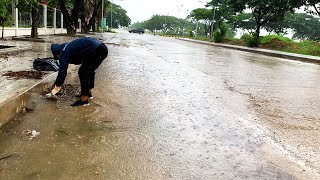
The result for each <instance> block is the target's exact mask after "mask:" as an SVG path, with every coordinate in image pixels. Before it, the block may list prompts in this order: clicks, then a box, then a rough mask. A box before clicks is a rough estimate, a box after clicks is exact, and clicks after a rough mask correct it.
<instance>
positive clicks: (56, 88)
mask: <svg viewBox="0 0 320 180" xmlns="http://www.w3.org/2000/svg"><path fill="white" fill-rule="evenodd" d="M60 89H61V86H54V88H53V89H52V91H51V95H52V96H54V95H56V94H57V93H58V92H59V91H60Z"/></svg>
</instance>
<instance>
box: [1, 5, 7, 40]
mask: <svg viewBox="0 0 320 180" xmlns="http://www.w3.org/2000/svg"><path fill="white" fill-rule="evenodd" d="M8 3H9V0H2V1H1V2H0V25H1V26H2V35H1V38H2V39H3V35H4V25H5V22H6V21H7V20H8V19H9V16H8V14H7V13H8V10H7V6H6V5H7V4H8Z"/></svg>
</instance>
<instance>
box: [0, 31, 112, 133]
mask: <svg viewBox="0 0 320 180" xmlns="http://www.w3.org/2000/svg"><path fill="white" fill-rule="evenodd" d="M90 36H92V37H95V38H98V39H101V38H103V39H104V41H106V40H105V39H107V41H108V39H111V37H112V36H113V35H112V34H110V35H109V34H104V37H101V35H90ZM46 38H47V39H50V41H52V42H54V43H63V42H67V41H71V40H73V39H76V38H78V37H68V36H47V37H46ZM0 45H7V46H16V47H19V48H22V49H24V50H25V49H28V50H25V51H22V49H21V50H18V51H13V52H12V51H11V52H10V51H8V50H6V49H2V50H0V97H1V98H0V127H1V126H2V125H4V124H5V123H7V122H8V121H9V120H10V119H12V118H13V117H14V116H15V115H16V114H18V113H19V112H21V111H22V110H23V109H24V108H25V107H26V106H27V105H28V104H29V103H30V102H32V99H34V98H39V95H40V93H42V92H43V91H44V90H46V89H47V88H48V87H49V86H51V85H52V84H53V82H54V79H55V77H56V73H54V72H45V73H46V74H45V75H44V76H43V77H42V79H14V78H8V77H6V76H3V74H4V73H6V72H8V71H13V72H16V71H33V70H34V69H33V66H32V65H33V60H34V59H36V58H45V57H51V56H52V54H51V51H50V45H51V43H39V42H26V41H12V40H3V41H0ZM8 49H9V48H8ZM75 67H76V66H70V68H69V70H74V69H75Z"/></svg>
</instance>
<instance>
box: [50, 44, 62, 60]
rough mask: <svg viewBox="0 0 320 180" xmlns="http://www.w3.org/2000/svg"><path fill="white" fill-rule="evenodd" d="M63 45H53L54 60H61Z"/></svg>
mask: <svg viewBox="0 0 320 180" xmlns="http://www.w3.org/2000/svg"><path fill="white" fill-rule="evenodd" d="M63 47H64V45H63V44H51V52H52V54H53V57H54V59H56V60H58V59H59V58H60V54H61V52H62V50H63Z"/></svg>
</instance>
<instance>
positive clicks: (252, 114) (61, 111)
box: [0, 33, 320, 179]
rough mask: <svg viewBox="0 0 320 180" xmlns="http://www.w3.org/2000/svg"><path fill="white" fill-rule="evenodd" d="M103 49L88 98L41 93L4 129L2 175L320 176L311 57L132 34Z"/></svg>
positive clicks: (319, 73) (317, 74)
mask: <svg viewBox="0 0 320 180" xmlns="http://www.w3.org/2000/svg"><path fill="white" fill-rule="evenodd" d="M108 48H109V50H110V54H109V57H108V58H107V59H106V60H105V61H104V62H103V64H102V65H101V66H100V67H99V69H98V71H97V75H96V82H97V84H96V89H95V91H94V94H93V95H94V100H92V101H91V102H90V103H91V105H90V106H88V107H80V108H72V107H70V106H69V105H70V104H71V103H72V102H73V101H74V97H73V96H72V93H71V94H68V97H67V96H64V97H65V98H59V99H58V100H57V101H48V100H45V99H41V98H39V99H37V100H35V102H34V107H33V111H32V112H29V113H28V112H26V113H24V114H22V115H20V116H18V117H17V118H16V119H15V120H14V121H13V122H16V123H9V124H8V125H7V126H5V127H4V128H2V129H1V131H2V132H1V133H0V147H1V148H0V179H318V178H319V177H320V176H319V170H320V168H319V167H320V166H319V162H320V161H319V160H320V158H319V157H320V156H319V148H318V147H320V146H319V142H318V141H317V139H318V138H317V137H319V131H318V129H319V125H320V124H319V122H317V117H318V116H319V114H318V111H316V109H319V106H320V101H319V100H317V99H318V98H317V97H319V95H320V94H319V91H317V89H319V87H318V86H319V85H318V83H317V82H318V80H319V79H320V68H319V66H318V65H313V64H305V63H297V62H293V61H288V60H284V59H277V58H270V57H266V56H260V55H256V54H251V53H244V52H239V51H234V50H228V49H222V48H216V47H210V46H205V45H198V44H193V43H187V42H182V41H179V40H175V39H169V38H162V37H154V36H149V35H144V36H140V35H135V34H128V33H127V34H124V33H123V34H118V35H117V36H116V37H115V38H114V39H112V42H109V47H108ZM76 73H77V72H73V75H72V77H71V78H69V80H68V82H67V83H69V84H70V85H71V86H75V87H76V86H77V85H78V84H79V82H78V79H77V75H76ZM25 130H36V131H37V132H40V134H39V135H38V136H37V137H35V138H33V139H32V140H30V139H28V138H25V137H24V136H23V134H22V132H24V131H25Z"/></svg>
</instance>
